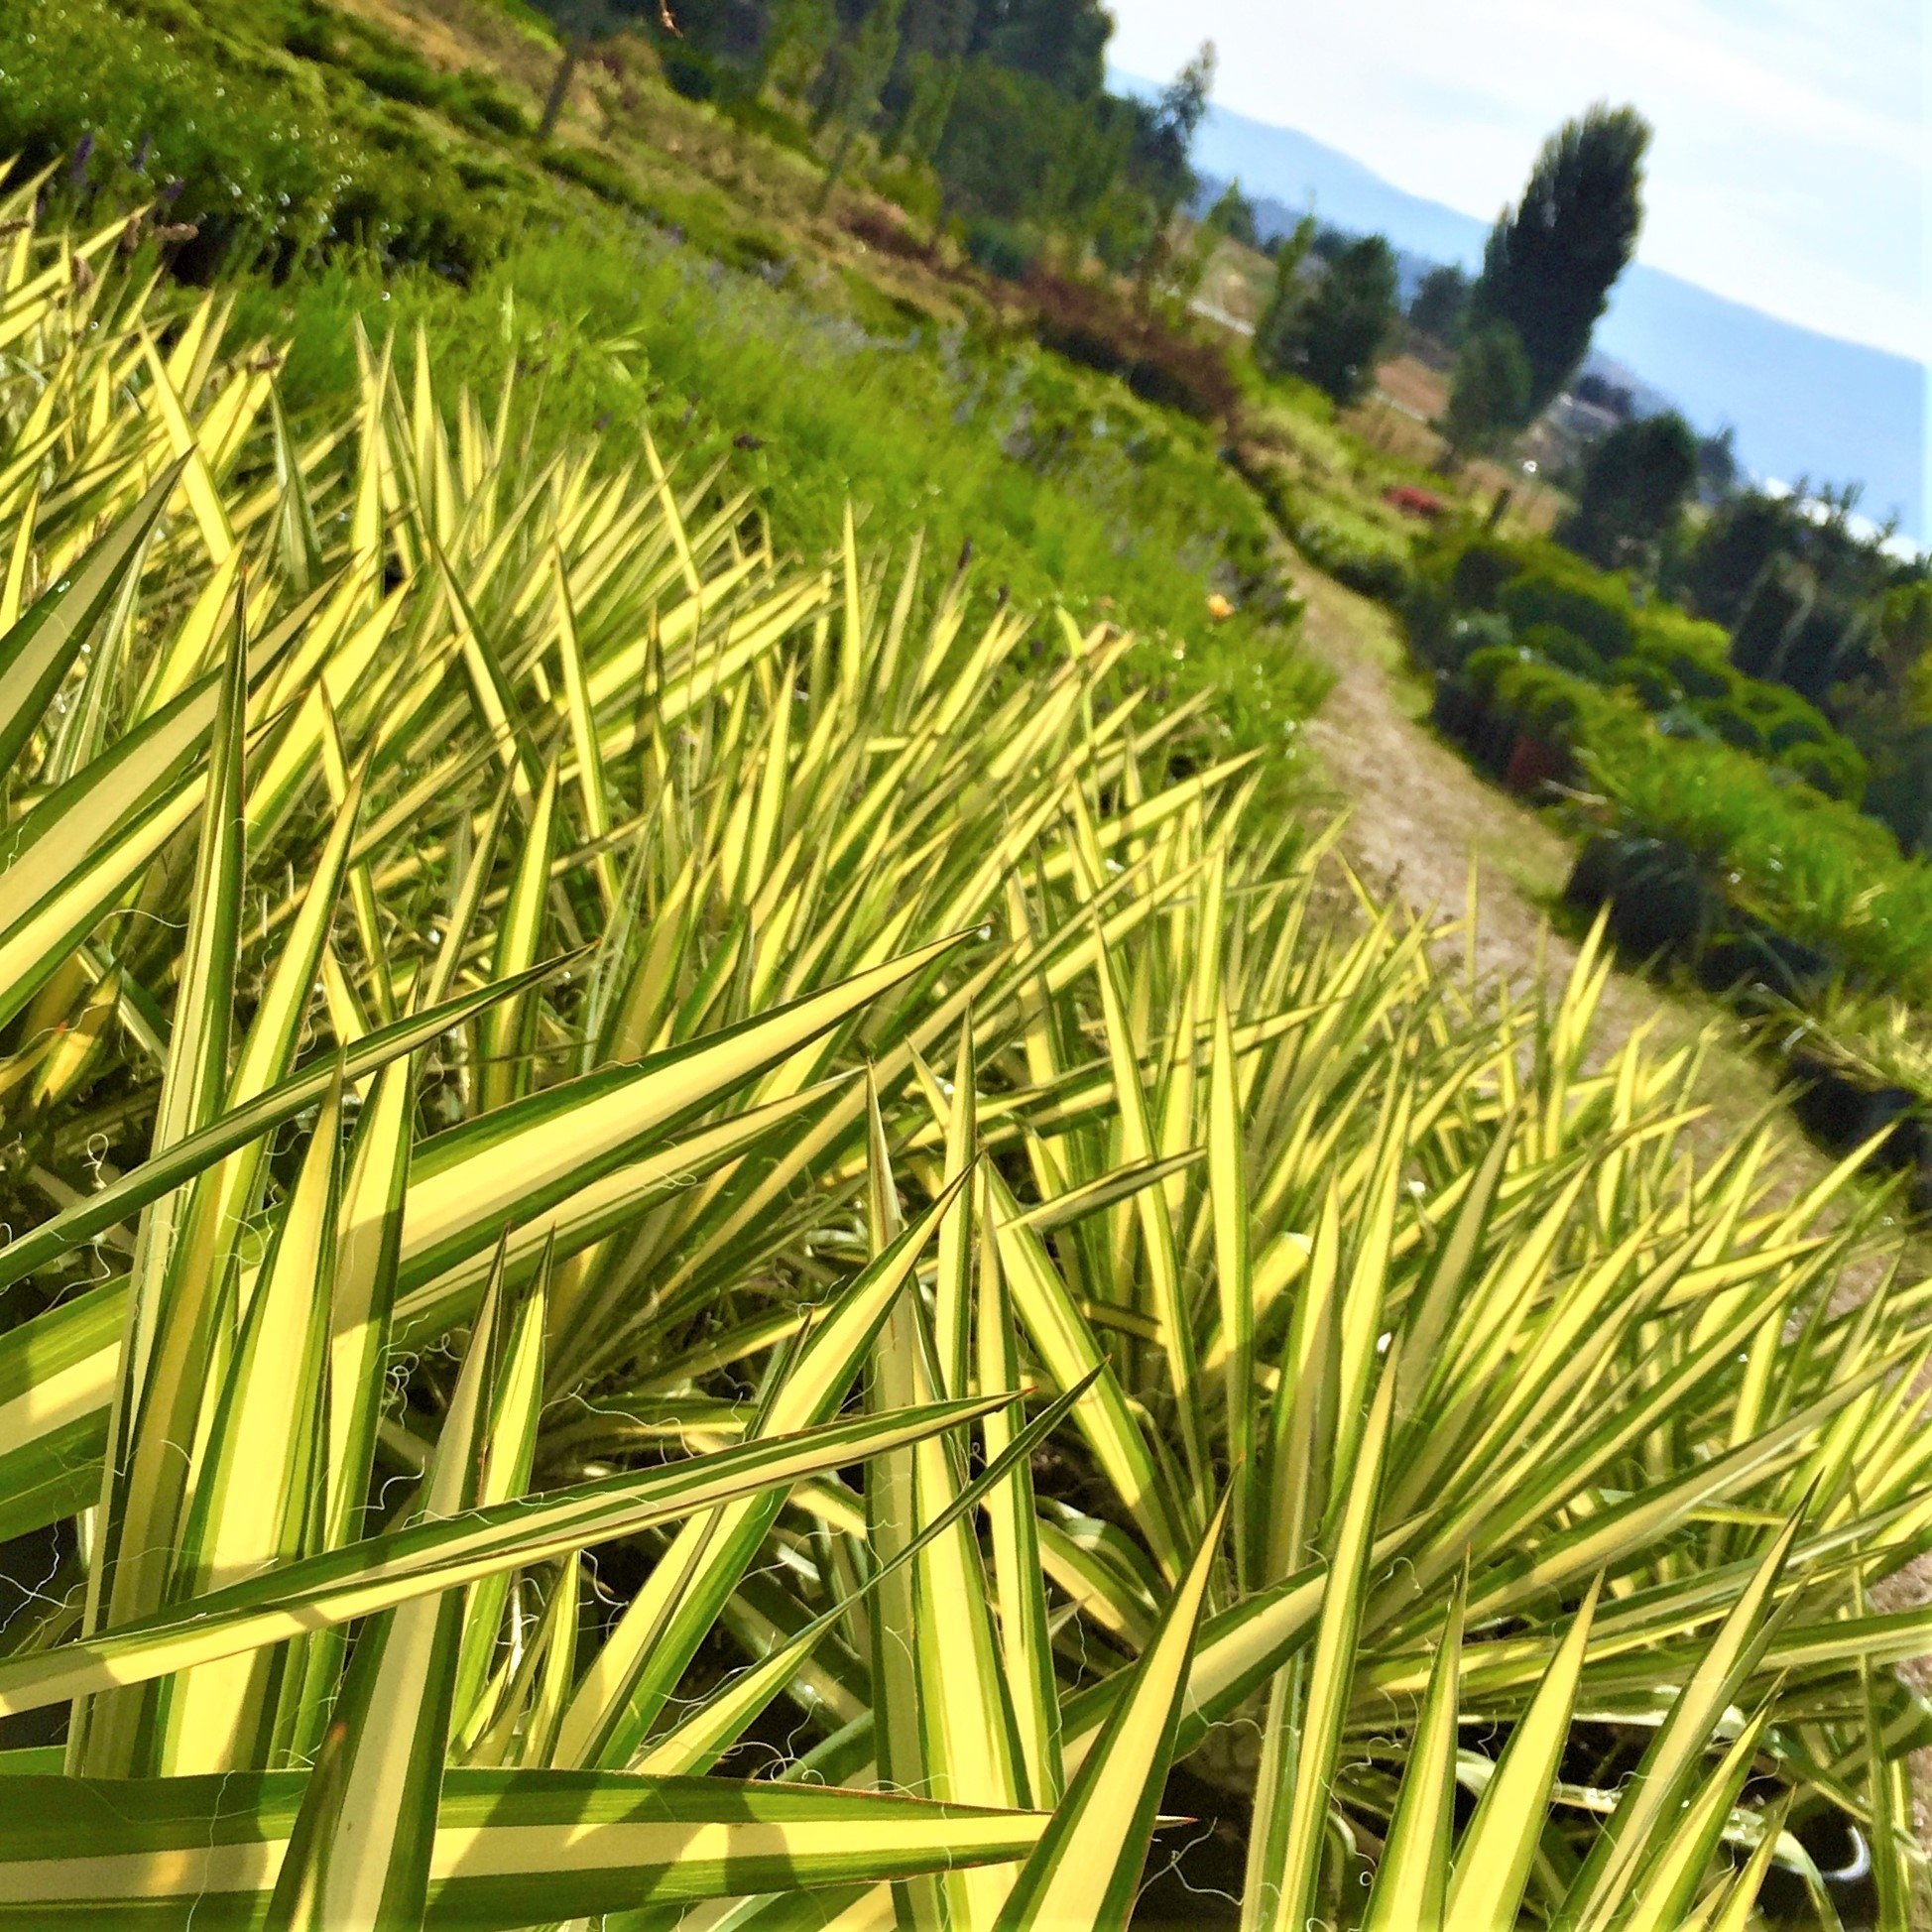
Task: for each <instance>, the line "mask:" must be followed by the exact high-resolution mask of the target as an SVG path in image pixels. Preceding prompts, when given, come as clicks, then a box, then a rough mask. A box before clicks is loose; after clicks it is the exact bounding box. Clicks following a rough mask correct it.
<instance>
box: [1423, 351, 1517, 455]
mask: <svg viewBox="0 0 1932 1932" xmlns="http://www.w3.org/2000/svg"><path fill="white" fill-rule="evenodd" d="M1529 382H1530V376H1529V358H1528V357H1527V356H1526V355H1524V354H1523V349H1522V342H1521V339H1520V338H1519V337H1518V336H1517V334H1516V332H1515V330H1514V329H1512V328H1511V327H1510V326H1509V323H1508V322H1491V323H1490V324H1489V326H1488V327H1487V328H1479V329H1477V330H1476V331H1475V332H1474V333H1473V334H1471V335H1469V336H1467V337H1465V339H1464V341H1463V346H1462V353H1461V354H1460V355H1458V356H1457V358H1456V374H1455V380H1454V381H1453V382H1452V383H1451V385H1450V389H1449V407H1448V409H1447V411H1446V412H1445V413H1444V415H1443V419H1442V422H1441V423H1440V424H1438V427H1440V429H1441V430H1442V433H1443V436H1444V438H1445V439H1446V440H1447V442H1448V444H1449V453H1450V455H1451V457H1452V458H1453V459H1454V460H1455V461H1456V462H1464V461H1466V460H1467V459H1468V458H1469V457H1471V456H1474V455H1476V454H1478V453H1479V452H1480V451H1483V450H1486V449H1493V448H1495V447H1496V446H1497V445H1498V444H1499V443H1501V442H1503V441H1506V440H1507V439H1508V438H1509V435H1510V434H1511V433H1512V432H1513V431H1514V430H1515V428H1516V427H1517V425H1518V424H1520V423H1522V422H1523V421H1524V420H1525V418H1526V417H1527V415H1528V411H1529Z"/></svg>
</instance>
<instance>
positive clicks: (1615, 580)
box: [1497, 560, 1635, 670]
mask: <svg viewBox="0 0 1932 1932" xmlns="http://www.w3.org/2000/svg"><path fill="white" fill-rule="evenodd" d="M1497 604H1498V607H1499V608H1500V609H1501V610H1502V612H1503V614H1504V615H1505V616H1506V617H1508V618H1509V622H1510V623H1511V624H1513V625H1514V626H1515V627H1516V631H1517V634H1518V635H1520V634H1522V633H1523V632H1525V631H1530V630H1534V629H1535V628H1536V627H1537V626H1538V625H1545V624H1547V625H1553V626H1554V627H1556V628H1557V629H1558V630H1561V631H1566V632H1568V633H1569V635H1570V636H1571V637H1573V638H1576V639H1578V640H1579V641H1580V642H1581V643H1582V644H1583V645H1584V646H1585V647H1586V648H1588V649H1589V650H1590V651H1592V652H1594V653H1595V655H1596V658H1597V660H1598V663H1599V664H1601V665H1602V666H1603V668H1604V669H1605V670H1608V668H1609V666H1610V665H1611V664H1615V663H1616V662H1617V660H1618V659H1619V658H1622V657H1624V656H1625V655H1626V654H1627V653H1628V652H1629V650H1630V643H1631V640H1632V637H1633V635H1634V628H1635V626H1634V616H1635V614H1634V612H1633V610H1632V609H1631V606H1630V591H1629V589H1628V588H1627V587H1626V586H1625V583H1624V581H1623V579H1622V578H1621V577H1610V576H1602V575H1599V574H1597V573H1595V572H1590V573H1586V572H1585V571H1583V570H1581V569H1575V568H1564V567H1553V566H1552V565H1551V564H1550V563H1549V562H1548V561H1547V560H1539V561H1538V562H1536V563H1532V564H1531V565H1530V566H1529V567H1528V568H1527V569H1524V570H1522V571H1520V572H1518V573H1517V574H1516V575H1515V576H1514V577H1512V578H1510V579H1509V582H1508V583H1506V584H1505V585H1504V586H1503V588H1502V590H1501V591H1500V592H1499V593H1498V596H1497Z"/></svg>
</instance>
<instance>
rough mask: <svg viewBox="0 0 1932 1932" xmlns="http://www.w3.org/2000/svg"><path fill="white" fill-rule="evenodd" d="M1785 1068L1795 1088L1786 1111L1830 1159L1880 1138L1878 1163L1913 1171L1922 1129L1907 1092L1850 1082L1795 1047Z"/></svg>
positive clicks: (1915, 1100)
mask: <svg viewBox="0 0 1932 1932" xmlns="http://www.w3.org/2000/svg"><path fill="white" fill-rule="evenodd" d="M1788 1065H1789V1067H1790V1070H1791V1076H1792V1078H1793V1079H1795V1080H1797V1081H1798V1082H1799V1083H1800V1084H1799V1087H1798V1091H1797V1093H1796V1094H1795V1095H1794V1096H1793V1097H1792V1102H1791V1107H1792V1112H1794V1113H1795V1114H1796V1115H1797V1117H1798V1120H1799V1122H1800V1123H1801V1124H1802V1126H1803V1127H1804V1129H1805V1131H1806V1132H1807V1133H1808V1134H1810V1135H1811V1136H1812V1138H1813V1139H1814V1140H1816V1141H1818V1142H1820V1143H1821V1144H1822V1145H1823V1146H1825V1147H1829V1148H1830V1149H1831V1151H1832V1152H1833V1153H1850V1152H1852V1150H1853V1149H1854V1148H1856V1147H1864V1146H1865V1145H1866V1144H1867V1142H1869V1141H1871V1140H1872V1138H1873V1137H1874V1136H1876V1135H1879V1134H1882V1135H1884V1137H1885V1138H1884V1141H1883V1144H1882V1145H1881V1146H1880V1147H1879V1149H1878V1156H1877V1157H1878V1159H1879V1160H1880V1161H1882V1162H1883V1164H1884V1165H1885V1166H1887V1167H1916V1166H1920V1165H1921V1164H1922V1163H1923V1159H1924V1156H1925V1153H1926V1140H1927V1136H1926V1129H1925V1123H1924V1122H1923V1121H1921V1120H1919V1119H1918V1117H1917V1115H1916V1113H1915V1111H1914V1110H1915V1109H1916V1108H1917V1107H1918V1106H1919V1104H1920V1103H1919V1097H1918V1095H1916V1094H1915V1093H1913V1092H1912V1091H1911V1089H1910V1088H1909V1087H1873V1086H1870V1085H1868V1084H1867V1083H1865V1082H1864V1081H1861V1080H1857V1079H1854V1078H1853V1077H1852V1076H1851V1075H1850V1074H1848V1073H1846V1072H1844V1071H1843V1069H1841V1068H1840V1067H1837V1066H1835V1065H1834V1064H1833V1063H1832V1062H1831V1061H1829V1060H1827V1059H1826V1058H1825V1057H1824V1056H1823V1055H1822V1054H1818V1053H1813V1052H1811V1051H1809V1050H1808V1049H1806V1048H1803V1047H1800V1048H1799V1049H1798V1050H1797V1051H1796V1052H1794V1053H1793V1054H1792V1055H1791V1057H1790V1060H1789V1062H1788Z"/></svg>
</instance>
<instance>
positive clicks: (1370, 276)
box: [1269, 235, 1399, 406]
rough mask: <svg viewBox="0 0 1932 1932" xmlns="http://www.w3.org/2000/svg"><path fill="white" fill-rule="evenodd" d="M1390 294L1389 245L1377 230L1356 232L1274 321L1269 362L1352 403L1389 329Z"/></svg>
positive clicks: (1367, 382) (1369, 379)
mask: <svg viewBox="0 0 1932 1932" xmlns="http://www.w3.org/2000/svg"><path fill="white" fill-rule="evenodd" d="M1395 298H1396V276H1395V251H1394V250H1393V249H1392V248H1390V247H1389V242H1388V240H1387V238H1386V237H1384V236H1382V235H1362V236H1359V237H1357V239H1355V240H1354V241H1352V242H1350V243H1349V244H1348V245H1347V246H1346V247H1345V248H1343V249H1342V250H1341V251H1340V252H1339V253H1338V254H1336V255H1335V257H1334V258H1333V260H1332V261H1330V262H1329V264H1328V270H1327V273H1326V274H1325V275H1323V277H1322V278H1321V280H1320V281H1319V282H1318V283H1316V285H1315V286H1314V287H1313V288H1312V289H1310V290H1309V291H1308V292H1307V293H1306V294H1305V295H1303V296H1302V297H1301V298H1300V300H1299V301H1298V302H1296V303H1295V304H1294V306H1293V308H1292V309H1291V310H1290V311H1289V313H1288V314H1287V316H1286V317H1285V318H1284V319H1283V320H1282V321H1281V323H1280V325H1279V328H1278V330H1277V331H1276V333H1277V335H1278V341H1276V342H1271V343H1270V344H1269V348H1270V354H1271V357H1272V360H1271V362H1270V364H1269V366H1270V367H1272V368H1274V369H1276V370H1283V369H1287V370H1292V371H1293V372H1294V373H1295V374H1297V375H1300V376H1305V377H1306V378H1307V379H1308V381H1309V382H1311V383H1313V384H1314V385H1315V387H1316V388H1317V389H1320V390H1323V391H1325V392H1326V393H1327V394H1328V395H1330V396H1332V397H1333V398H1334V399H1335V401H1336V402H1338V403H1340V404H1343V405H1344V406H1346V405H1348V404H1350V403H1356V402H1360V401H1361V399H1362V398H1363V397H1364V396H1365V395H1367V393H1368V391H1369V388H1370V386H1371V385H1372V384H1373V383H1374V381H1375V375H1376V364H1377V362H1378V361H1379V360H1380V359H1381V356H1382V352H1383V350H1384V349H1385V348H1387V347H1388V345H1389V337H1390V336H1391V335H1392V334H1393V333H1394V328H1395V321H1396V317H1397V315H1398V313H1399V310H1398V307H1397V304H1396V299H1395Z"/></svg>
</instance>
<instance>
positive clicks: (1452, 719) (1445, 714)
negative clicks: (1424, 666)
mask: <svg viewBox="0 0 1932 1932" xmlns="http://www.w3.org/2000/svg"><path fill="white" fill-rule="evenodd" d="M1481 711H1482V705H1481V704H1480V703H1479V702H1478V700H1477V697H1476V693H1475V692H1474V691H1472V690H1471V689H1470V688H1469V686H1468V685H1467V684H1465V683H1464V682H1463V681H1462V679H1461V678H1460V677H1457V676H1455V675H1454V674H1453V673H1452V672H1450V671H1446V670H1439V671H1437V672H1436V674H1435V702H1434V703H1433V704H1431V705H1430V707H1429V722H1430V724H1432V725H1433V726H1434V727H1435V728H1436V730H1438V731H1439V732H1441V733H1442V735H1443V736H1444V737H1445V738H1448V739H1452V740H1453V741H1454V742H1455V743H1456V744H1458V745H1465V744H1467V743H1468V742H1469V739H1470V735H1471V733H1472V732H1473V731H1474V729H1475V726H1476V720H1477V718H1478V716H1479V715H1480V714H1481Z"/></svg>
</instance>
